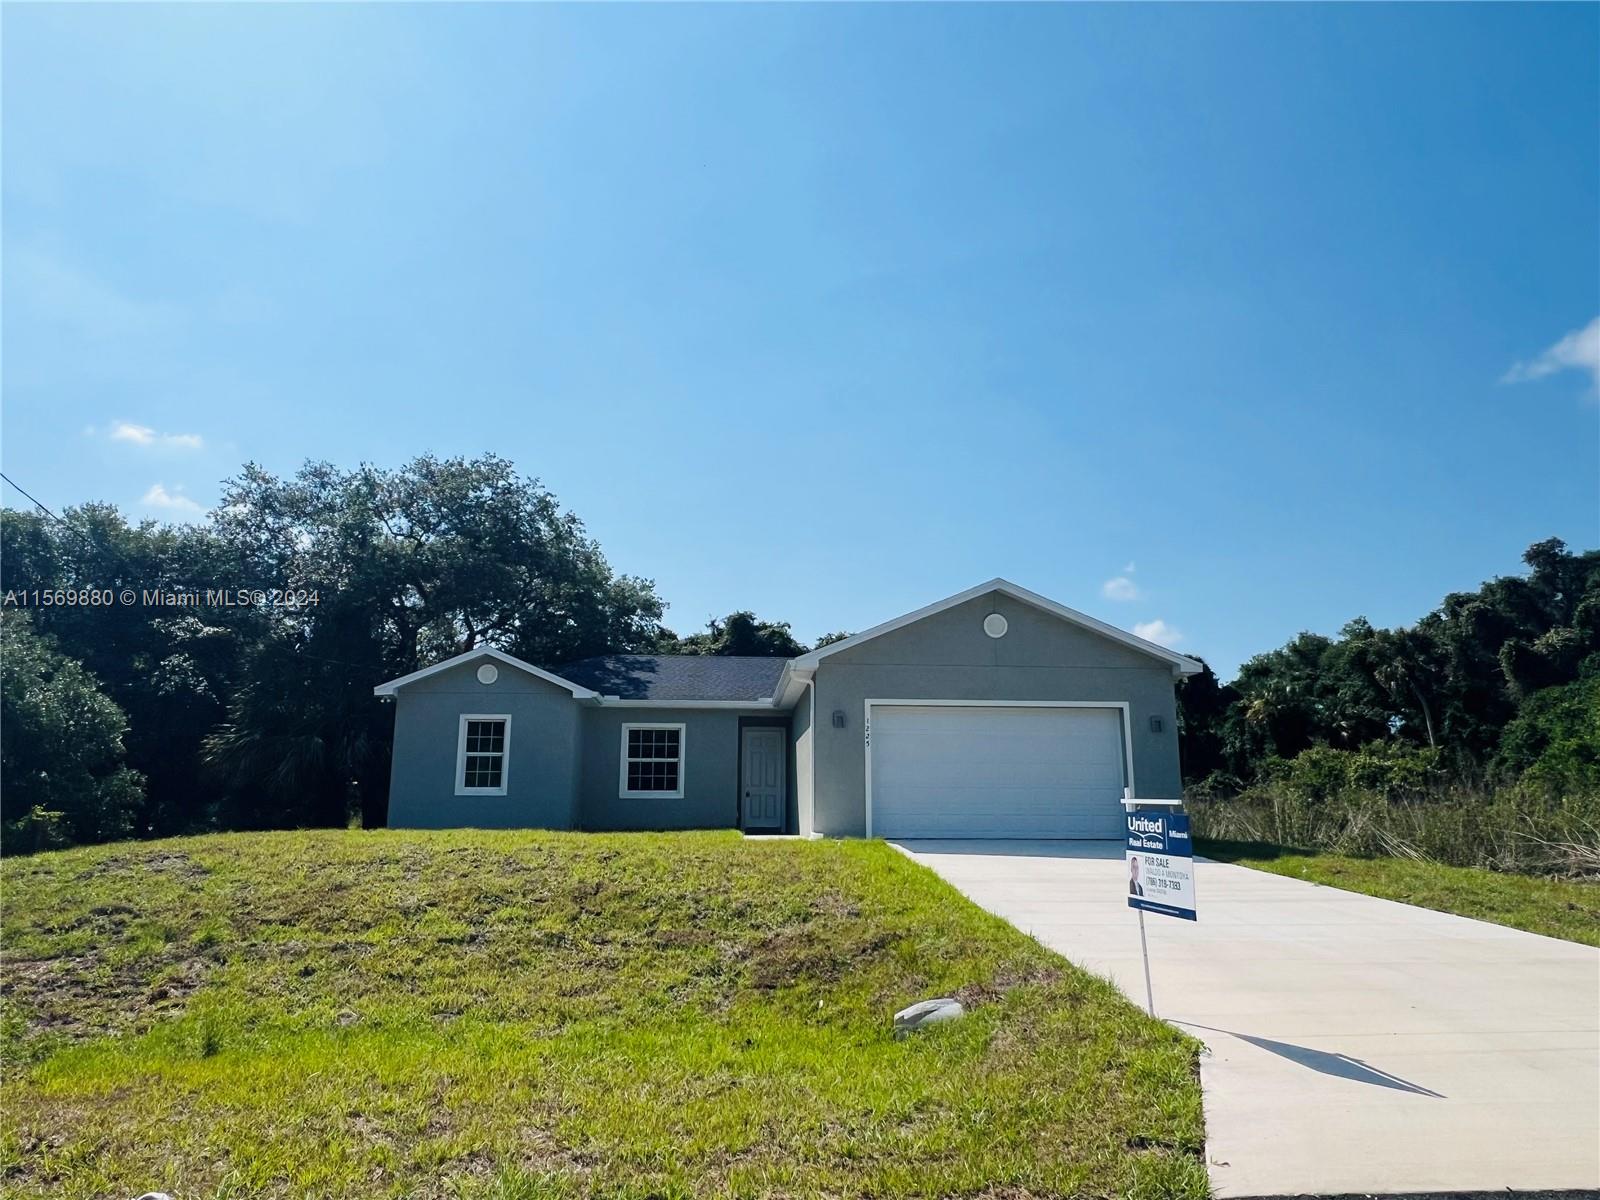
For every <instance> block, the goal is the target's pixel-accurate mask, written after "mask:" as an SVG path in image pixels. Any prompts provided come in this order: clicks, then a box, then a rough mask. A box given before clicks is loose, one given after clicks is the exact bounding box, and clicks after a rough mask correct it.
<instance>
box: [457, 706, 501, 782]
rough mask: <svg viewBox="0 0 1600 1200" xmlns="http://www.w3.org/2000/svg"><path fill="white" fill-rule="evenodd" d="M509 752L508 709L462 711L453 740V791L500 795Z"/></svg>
mask: <svg viewBox="0 0 1600 1200" xmlns="http://www.w3.org/2000/svg"><path fill="white" fill-rule="evenodd" d="M510 753H511V715H510V714H509V713H462V714H461V733H460V735H459V737H458V738H457V741H456V795H458V796H504V795H505V794H506V777H507V775H508V774H509V773H510V772H509V767H510V765H511V764H510V761H509V755H510Z"/></svg>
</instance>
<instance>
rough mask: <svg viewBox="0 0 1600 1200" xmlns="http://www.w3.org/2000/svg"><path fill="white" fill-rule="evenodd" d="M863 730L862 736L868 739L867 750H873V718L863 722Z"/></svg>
mask: <svg viewBox="0 0 1600 1200" xmlns="http://www.w3.org/2000/svg"><path fill="white" fill-rule="evenodd" d="M861 730H862V734H861V736H862V737H864V738H865V739H866V743H867V749H868V750H871V749H872V718H871V717H868V718H867V719H866V720H865V721H863V722H862V724H861Z"/></svg>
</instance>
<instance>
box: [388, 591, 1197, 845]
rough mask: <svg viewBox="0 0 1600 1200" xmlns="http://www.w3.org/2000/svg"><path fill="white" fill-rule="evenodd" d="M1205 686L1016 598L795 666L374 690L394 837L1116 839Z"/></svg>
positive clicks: (885, 630)
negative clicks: (1125, 809) (475, 829)
mask: <svg viewBox="0 0 1600 1200" xmlns="http://www.w3.org/2000/svg"><path fill="white" fill-rule="evenodd" d="M1198 670H1200V664H1199V663H1197V662H1195V661H1194V660H1192V659H1189V658H1185V657H1184V656H1183V655H1181V654H1176V653H1174V652H1173V651H1171V650H1168V649H1166V648H1165V647H1163V646H1158V645H1155V644H1154V643H1152V642H1147V641H1145V640H1143V639H1142V638H1138V637H1135V636H1134V635H1133V634H1131V633H1125V632H1123V631H1122V630H1120V629H1116V628H1114V627H1112V626H1110V625H1107V624H1105V623H1104V622H1102V621H1097V620H1095V619H1094V618H1092V617H1088V616H1085V615H1084V614H1082V613H1079V612H1075V611H1073V610H1072V609H1070V608H1066V607H1065V606H1063V605H1060V604H1056V603H1055V602H1053V601H1051V600H1047V599H1045V598H1044V597H1043V596H1039V595H1036V594H1035V593H1033V592H1030V591H1027V590H1026V589H1024V588H1020V587H1018V586H1017V585H1015V584H1013V583H1008V582H1006V581H1005V580H1003V579H995V580H991V581H990V582H988V583H984V584H980V585H979V586H977V587H975V588H971V589H969V590H968V591H965V592H962V593H960V594H959V595H955V596H951V597H950V598H949V599H946V600H941V601H939V602H938V603H937V604H930V605H929V606H928V607H926V608H923V609H919V610H918V611H916V612H913V613H908V614H906V615H905V616H903V617H897V618H896V619H894V620H892V621H887V622H885V623H884V624H882V625H878V626H875V627H874V628H872V629H868V630H866V631H865V632H863V633H858V634H856V635H855V636H853V637H850V638H846V639H844V640H843V641H839V642H835V643H833V644H832V645H829V646H825V647H823V648H822V649H820V650H813V651H811V652H810V653H809V654H802V655H800V656H799V657H798V658H793V659H788V660H784V659H773V658H717V657H697V656H690V655H615V656H610V657H605V658H593V659H586V660H584V661H582V662H576V663H570V664H567V665H565V666H561V667H558V668H556V669H554V670H545V669H541V668H540V667H536V666H534V665H532V664H531V663H525V662H522V661H520V660H519V659H516V658H513V657H512V656H510V655H508V654H505V653H502V652H501V651H498V650H492V649H487V648H485V649H478V650H471V651H468V652H467V653H465V654H461V655H457V656H456V657H455V658H452V659H449V660H447V661H445V662H441V663H437V664H435V665H434V666H431V667H427V668H425V669H423V670H421V671H416V672H414V673H412V674H410V675H407V676H404V677H403V678H400V679H392V680H390V681H389V682H388V683H384V684H381V685H379V686H378V687H377V688H376V689H375V691H376V694H377V695H378V696H380V697H384V698H387V699H391V700H393V701H394V704H395V726H394V759H393V764H392V767H391V771H392V783H391V787H390V793H389V823H390V825H392V826H402V827H424V828H439V827H448V826H461V825H470V826H483V827H502V828H504V827H524V828H526V827H533V828H547V829H690V828H719V827H720V828H731V829H744V830H749V831H751V832H756V831H762V832H788V833H799V834H804V835H808V836H831V837H862V836H867V837H932V838H937V837H1001V838H1005V837H1009V838H1114V837H1119V836H1121V833H1122V807H1121V804H1120V800H1121V798H1122V795H1123V789H1124V788H1132V789H1133V793H1134V795H1136V796H1144V797H1174V796H1177V795H1178V794H1179V788H1180V787H1181V780H1180V777H1179V769H1178V734H1177V720H1176V701H1175V695H1174V690H1173V685H1174V682H1175V681H1176V680H1177V679H1178V678H1180V677H1181V676H1184V675H1189V674H1193V673H1194V672H1196V671H1198Z"/></svg>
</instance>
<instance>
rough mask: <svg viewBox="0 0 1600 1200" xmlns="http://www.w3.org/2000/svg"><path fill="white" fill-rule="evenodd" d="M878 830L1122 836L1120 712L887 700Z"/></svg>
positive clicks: (875, 785) (875, 728) (878, 733)
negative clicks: (908, 703) (892, 701)
mask: <svg viewBox="0 0 1600 1200" xmlns="http://www.w3.org/2000/svg"><path fill="white" fill-rule="evenodd" d="M869 716H870V720H871V728H870V749H869V754H870V756H871V766H870V768H869V771H868V774H869V778H870V780H871V789H872V790H871V796H870V800H869V805H870V810H869V811H870V814H871V815H870V822H871V829H870V832H871V834H872V836H874V837H885V838H1117V837H1121V836H1122V834H1123V828H1124V825H1123V815H1122V805H1121V799H1122V789H1123V786H1124V782H1125V775H1124V769H1125V768H1124V763H1125V757H1124V753H1123V740H1122V710H1121V709H1120V708H1056V707H1020V706H1019V707H1008V706H997V705H992V706H970V707H969V706H965V705H924V704H917V705H879V704H874V705H873V706H872V708H871V711H870V714H869Z"/></svg>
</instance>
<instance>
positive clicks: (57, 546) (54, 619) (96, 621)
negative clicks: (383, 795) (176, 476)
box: [0, 504, 267, 836]
mask: <svg viewBox="0 0 1600 1200" xmlns="http://www.w3.org/2000/svg"><path fill="white" fill-rule="evenodd" d="M0 523H3V526H0V532H3V535H4V536H3V537H0V576H3V578H4V579H5V586H6V587H7V588H8V589H45V590H49V589H68V590H73V591H79V590H82V589H93V590H94V591H95V592H96V593H97V595H98V596H101V597H109V598H110V602H109V603H105V602H98V603H93V604H64V605H52V606H47V607H40V608H35V609H33V610H31V619H32V622H33V626H34V628H35V629H36V630H37V631H38V632H39V633H41V634H46V635H48V636H50V637H51V638H53V639H54V641H55V643H56V645H57V646H58V647H59V649H60V650H61V651H62V652H64V653H65V654H67V655H68V656H70V657H71V658H74V659H76V660H78V661H80V662H82V663H83V664H84V666H85V667H86V668H87V669H88V671H89V672H90V673H91V674H92V675H93V676H94V677H95V679H96V680H97V681H98V683H99V686H100V687H102V688H103V689H104V691H105V692H106V694H107V695H108V696H109V697H110V698H111V699H112V700H113V701H115V703H116V704H117V705H118V707H120V708H121V709H122V711H123V712H124V713H125V714H126V716H127V720H128V731H127V734H126V737H125V743H126V747H127V763H128V765H129V766H130V767H131V768H133V769H134V770H136V771H138V772H139V773H140V774H141V775H143V776H144V777H145V780H146V787H145V789H144V793H143V798H142V800H141V802H140V805H139V807H138V809H137V811H136V812H135V814H134V817H133V825H132V828H131V830H130V831H129V832H132V833H135V834H138V835H140V836H150V835H159V834H171V833H184V832H189V831H192V830H195V829H197V828H201V827H203V826H204V825H205V824H206V820H205V811H204V810H205V800H206V793H207V784H206V781H205V780H204V779H203V778H202V775H201V769H200V744H201V741H202V740H203V739H204V737H205V736H206V734H207V732H208V731H209V730H210V729H211V728H212V726H214V725H215V724H216V723H217V722H218V721H219V720H221V719H222V717H223V714H224V711H225V706H226V703H227V699H228V697H229V696H230V695H232V693H233V692H234V690H235V688H236V687H237V684H238V680H239V670H240V661H241V655H242V654H243V653H244V651H245V650H246V648H248V647H249V646H250V645H252V644H254V642H256V641H257V640H259V639H260V638H261V637H262V636H264V634H265V631H266V628H267V617H266V614H264V613H262V612H259V611H254V610H251V609H248V608H238V607H228V606H225V605H220V604H212V605H206V604H187V603H183V604H173V603H166V602H164V600H165V599H167V598H187V597H192V596H194V595H196V594H200V595H202V596H203V595H204V592H205V590H206V589H212V590H220V589H224V588H231V587H237V586H238V584H239V582H240V580H241V577H242V574H243V568H242V565H241V563H240V560H239V558H238V556H237V554H236V553H235V551H234V549H233V547H231V546H230V545H229V544H228V543H227V542H225V541H224V540H223V539H221V538H219V537H218V536H217V535H216V534H215V533H214V532H212V531H211V530H209V529H207V528H204V527H200V526H179V527H172V526H164V525H159V524H157V523H156V522H154V521H144V522H141V523H139V524H136V525H135V524H130V523H129V522H128V521H127V520H126V519H125V518H124V517H123V516H122V514H121V513H119V512H118V511H117V510H116V509H115V508H114V507H112V506H110V505H106V504H87V505H82V506H79V507H73V508H68V509H65V510H64V511H63V514H62V517H61V519H59V520H58V519H56V518H54V517H45V516H42V515H40V514H36V513H30V512H18V511H15V510H11V509H6V510H3V511H0Z"/></svg>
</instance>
